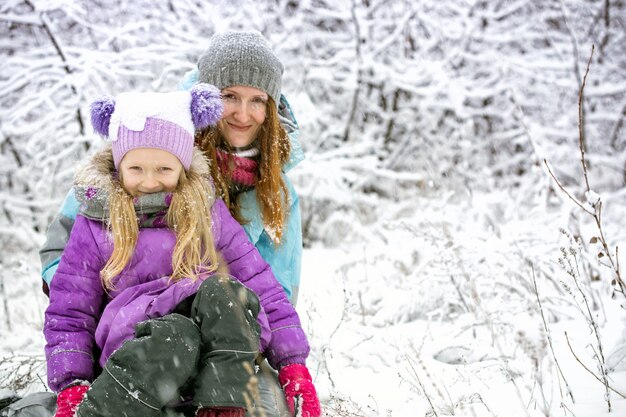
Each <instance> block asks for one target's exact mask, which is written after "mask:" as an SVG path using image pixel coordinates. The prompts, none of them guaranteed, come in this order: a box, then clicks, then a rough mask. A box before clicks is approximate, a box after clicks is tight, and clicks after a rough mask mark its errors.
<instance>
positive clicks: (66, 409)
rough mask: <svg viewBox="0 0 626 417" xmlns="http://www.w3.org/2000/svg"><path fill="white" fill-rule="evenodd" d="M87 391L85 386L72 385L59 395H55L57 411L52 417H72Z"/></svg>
mask: <svg viewBox="0 0 626 417" xmlns="http://www.w3.org/2000/svg"><path fill="white" fill-rule="evenodd" d="M88 389H89V387H88V386H87V385H74V386H72V387H69V388H65V389H64V390H63V391H61V392H59V395H57V411H56V413H55V414H54V417H73V416H74V413H75V412H76V407H78V404H80V402H81V401H82V400H83V397H84V396H85V393H86V392H87V390H88Z"/></svg>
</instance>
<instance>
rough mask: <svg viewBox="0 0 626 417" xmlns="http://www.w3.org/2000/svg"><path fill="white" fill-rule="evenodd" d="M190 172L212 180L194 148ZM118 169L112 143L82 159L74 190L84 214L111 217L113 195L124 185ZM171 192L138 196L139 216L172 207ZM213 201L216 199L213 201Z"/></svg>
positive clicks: (137, 207) (202, 156)
mask: <svg viewBox="0 0 626 417" xmlns="http://www.w3.org/2000/svg"><path fill="white" fill-rule="evenodd" d="M189 172H195V173H198V174H200V175H201V176H204V177H206V178H209V179H210V170H209V162H208V160H207V158H206V157H205V156H204V154H203V153H202V151H200V150H199V149H197V148H194V151H193V157H192V160H191V165H190V167H189ZM116 176H117V171H116V170H115V165H114V164H113V153H112V150H111V146H110V145H109V146H107V147H106V148H104V149H103V150H101V151H98V152H97V153H95V154H93V155H91V156H90V157H88V158H86V159H85V160H83V162H81V163H80V164H79V166H78V168H77V169H76V174H75V175H74V192H75V194H76V199H77V200H78V201H79V202H80V203H81V208H80V213H81V214H82V215H84V216H85V217H89V218H92V219H97V220H104V219H107V218H108V217H109V216H108V201H109V196H110V195H111V194H112V193H113V192H117V191H118V190H117V188H118V187H120V185H119V183H118V182H117V181H115V178H116ZM169 201H170V193H166V192H160V193H154V194H147V195H144V196H141V197H136V198H135V199H134V202H135V210H136V211H137V214H138V215H151V214H154V213H158V212H160V211H163V210H167V208H168V207H169ZM211 203H212V202H211Z"/></svg>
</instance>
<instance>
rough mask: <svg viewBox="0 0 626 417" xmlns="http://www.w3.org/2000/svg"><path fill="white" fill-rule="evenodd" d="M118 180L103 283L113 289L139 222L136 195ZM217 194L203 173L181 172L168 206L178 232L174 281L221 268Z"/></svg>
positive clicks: (169, 221) (129, 254)
mask: <svg viewBox="0 0 626 417" xmlns="http://www.w3.org/2000/svg"><path fill="white" fill-rule="evenodd" d="M121 181H122V179H121V178H120V179H119V180H118V181H116V183H115V185H114V188H115V190H114V192H112V193H111V196H110V199H109V222H108V227H109V229H110V232H111V233H112V235H113V253H112V254H111V257H110V258H109V260H108V261H107V263H106V265H105V266H104V268H103V269H102V270H101V271H100V278H101V279H102V284H103V286H104V288H106V289H113V288H114V284H113V278H115V277H116V276H117V275H118V274H119V273H120V272H122V270H123V269H124V268H125V267H126V265H128V263H129V262H130V260H131V258H132V256H133V252H134V250H135V245H136V244H137V237H138V235H139V225H138V219H137V214H136V212H135V207H134V204H133V197H132V196H131V195H130V194H128V192H126V191H125V190H124V189H123V188H122V186H121V184H122V182H121ZM213 197H214V192H213V187H212V186H211V184H210V183H209V180H208V179H207V178H205V177H203V176H202V175H201V174H199V173H195V172H192V171H191V172H185V171H183V172H182V173H181V177H180V179H179V180H178V185H177V187H176V190H175V191H174V192H173V193H172V202H171V204H170V207H169V208H168V210H167V224H168V227H169V228H170V229H171V230H172V231H173V232H174V233H175V234H176V245H175V246H174V252H173V254H172V275H171V276H170V280H171V281H179V280H181V279H183V278H191V279H192V280H194V281H195V280H197V279H198V278H199V275H200V274H202V273H207V272H213V271H215V270H216V269H217V268H218V255H217V252H216V250H215V244H214V242H213V234H212V232H211V204H212V200H213Z"/></svg>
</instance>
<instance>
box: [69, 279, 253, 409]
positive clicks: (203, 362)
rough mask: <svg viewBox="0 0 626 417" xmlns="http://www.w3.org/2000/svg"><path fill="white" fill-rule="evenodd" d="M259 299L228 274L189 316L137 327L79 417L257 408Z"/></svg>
mask: <svg viewBox="0 0 626 417" xmlns="http://www.w3.org/2000/svg"><path fill="white" fill-rule="evenodd" d="M259 308H260V306H259V300H258V297H257V296H256V295H255V294H254V293H253V292H252V291H250V290H248V289H247V288H245V287H244V286H243V285H242V284H241V283H239V282H238V281H236V280H234V279H232V278H230V277H228V276H215V277H212V278H209V279H207V280H206V281H205V282H203V283H202V285H201V286H200V288H199V290H198V292H197V293H196V295H195V297H194V298H193V302H192V304H191V309H190V314H189V317H186V316H185V315H181V314H177V313H172V314H168V315H166V316H164V317H161V318H158V319H154V320H148V321H145V322H142V323H139V324H138V325H137V327H136V330H135V338H134V339H132V340H129V341H127V342H126V343H124V345H123V346H122V347H121V348H119V349H118V350H116V351H115V352H114V353H113V354H112V355H111V357H110V358H109V360H108V361H107V363H106V364H105V366H104V369H103V370H102V374H101V375H100V376H99V377H98V378H96V380H95V381H94V382H93V384H92V386H91V388H90V389H89V391H88V392H87V395H86V396H85V398H84V399H83V401H82V402H81V404H80V405H79V407H78V409H77V413H76V416H78V417H95V416H102V417H103V416H111V417H113V416H116V417H119V416H129V417H133V416H143V417H161V416H165V415H176V413H172V410H171V407H170V406H172V405H174V404H177V403H180V401H181V399H182V398H183V397H182V396H184V394H185V393H191V403H190V404H189V406H188V408H187V410H186V411H185V415H186V414H187V413H190V412H194V411H195V410H196V409H197V408H199V407H211V406H227V407H244V408H246V407H251V404H252V399H253V398H254V397H255V393H254V392H253V388H254V386H255V385H256V384H255V382H256V381H255V378H254V360H255V358H256V357H257V355H258V353H259V352H258V346H259V332H260V328H259V325H258V323H257V321H256V317H257V315H258V313H259ZM191 415H193V414H191Z"/></svg>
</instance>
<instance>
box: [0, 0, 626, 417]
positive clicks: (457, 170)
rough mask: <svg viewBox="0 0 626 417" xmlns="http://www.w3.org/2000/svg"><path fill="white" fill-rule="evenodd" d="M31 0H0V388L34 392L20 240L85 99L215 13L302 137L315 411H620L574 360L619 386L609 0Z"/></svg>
mask: <svg viewBox="0 0 626 417" xmlns="http://www.w3.org/2000/svg"><path fill="white" fill-rule="evenodd" d="M113 3H115V4H113ZM29 4H32V5H33V7H34V10H33V9H32V8H31V7H30V6H29V5H27V4H25V3H24V2H23V1H17V0H10V1H7V2H4V3H3V4H2V5H1V6H0V10H1V12H2V16H1V17H0V34H2V36H1V37H0V56H1V58H0V247H1V248H2V249H0V335H1V336H0V394H9V393H16V394H19V395H25V394H27V393H31V392H37V391H42V390H46V389H47V388H46V384H45V380H46V377H45V362H44V360H43V347H44V340H43V335H42V325H43V316H44V311H45V308H46V305H47V303H48V300H47V298H46V297H45V296H44V295H43V294H42V292H41V289H40V287H41V281H40V271H39V269H40V266H39V259H38V256H37V251H38V248H39V247H40V246H41V245H42V243H43V241H44V238H45V230H46V228H47V226H48V224H49V223H50V221H51V219H52V217H53V216H54V215H55V213H56V212H57V210H58V208H59V206H60V204H61V202H62V200H63V197H64V196H65V194H66V191H67V189H68V188H69V185H70V183H71V179H72V175H73V172H74V166H75V163H74V162H75V161H76V160H78V159H80V158H82V157H84V156H85V155H86V154H87V153H89V152H91V151H92V150H93V149H94V148H96V147H97V146H99V145H100V144H101V143H102V141H101V139H100V138H98V137H97V136H96V135H95V134H93V133H92V129H91V127H90V126H89V124H88V115H89V103H90V102H91V101H92V100H93V99H95V98H96V97H100V96H102V95H103V94H108V95H112V96H115V95H117V94H119V93H121V92H123V91H130V90H134V91H161V92H165V91H171V90H172V89H175V88H176V86H177V85H178V83H179V82H180V80H181V79H182V77H183V75H184V74H185V73H186V72H187V71H189V70H190V69H192V68H194V66H195V62H196V60H197V59H198V57H199V56H200V54H201V53H202V52H203V50H204V48H205V47H206V40H207V39H208V37H209V36H210V35H211V34H212V33H213V32H214V31H215V30H226V29H256V30H259V31H261V32H262V33H263V34H264V35H265V36H266V37H267V38H268V39H269V40H270V41H271V42H272V45H273V46H274V48H275V50H276V52H277V54H278V56H279V57H280V59H281V61H282V62H283V63H284V65H285V75H284V81H283V92H284V93H285V95H286V97H287V98H288V100H289V102H290V103H291V105H292V108H293V110H294V113H295V116H296V118H297V120H298V123H299V125H300V129H301V135H300V139H301V142H302V146H303V148H304V151H305V153H306V158H307V159H306V160H305V161H304V162H302V163H301V164H299V165H298V166H297V167H296V168H295V169H294V170H292V171H290V172H289V176H290V178H291V179H292V181H293V183H294V186H295V188H296V191H297V192H298V194H299V196H300V204H301V209H302V220H303V229H304V242H305V250H304V260H303V267H302V270H303V276H302V282H301V288H300V291H299V302H298V305H297V309H298V311H299V313H300V317H301V319H302V321H303V324H304V326H305V329H306V332H307V334H308V335H309V338H310V343H311V348H312V351H311V355H310V357H309V360H308V366H309V368H310V369H311V373H312V374H313V376H314V378H315V383H316V386H317V389H318V390H319V393H320V397H321V399H322V406H323V409H324V413H325V415H326V416H330V417H356V416H385V417H404V416H429V417H431V416H447V415H455V416H473V417H483V416H485V417H493V416H507V417H509V416H523V417H540V416H559V415H563V416H565V417H570V416H575V417H599V416H600V417H601V416H606V417H613V416H620V417H621V416H625V415H626V400H625V399H624V398H623V396H622V395H620V394H618V393H616V392H614V391H610V401H611V408H612V410H611V412H610V413H609V412H608V404H607V401H606V399H605V397H606V388H605V386H604V384H602V383H600V382H598V380H597V379H596V377H595V376H593V375H591V373H590V372H589V371H591V372H594V373H595V374H596V375H597V376H598V377H600V375H601V374H602V372H606V377H607V380H608V383H609V385H610V386H611V388H612V389H614V390H616V391H619V392H620V393H621V394H623V395H626V297H625V296H624V294H621V293H620V292H619V287H618V286H617V285H614V284H612V281H613V280H615V279H616V278H617V276H618V275H617V274H618V272H619V273H620V274H621V275H620V276H621V278H622V279H624V267H623V265H626V260H625V258H624V255H623V253H624V251H625V250H626V249H624V248H626V214H625V213H626V211H625V207H626V187H625V182H624V181H625V176H624V167H626V151H625V150H626V136H625V135H624V132H625V130H624V129H625V128H626V124H625V123H624V115H625V114H626V110H625V109H626V107H625V106H626V89H625V85H626V84H625V77H624V76H625V73H624V68H626V51H625V50H624V47H625V45H626V43H625V42H624V31H623V27H624V17H625V16H626V3H624V2H608V1H606V2H589V1H583V0H567V1H560V2H536V1H532V0H515V1H508V2H501V1H500V2H497V1H454V0H422V1H419V2H417V1H399V0H398V1H393V2H389V1H362V2H359V1H353V2H328V1H317V0H316V1H308V0H302V1H276V2H255V1H252V0H237V1H232V0H229V1H226V0H222V1H219V2H217V1H216V2H188V1H181V0H172V1H169V2H152V1H147V0H136V1H133V2H122V4H118V2H110V1H98V2H96V1H92V0H85V1H75V0H55V1H32V2H29ZM607 7H608V9H606V8H607ZM42 24H45V25H47V29H48V30H49V31H46V30H45V29H44V27H42ZM357 34H358V36H359V38H358V39H357V38H356V36H357ZM592 44H593V45H595V51H594V56H593V58H592V60H591V67H590V71H589V76H588V79H587V84H586V89H585V97H584V100H583V102H584V106H585V119H584V123H585V139H586V141H585V146H586V149H585V157H586V162H587V163H586V166H587V173H588V176H589V186H587V185H586V184H585V181H584V178H583V171H582V165H581V161H580V150H579V139H578V107H577V104H578V98H579V97H578V93H579V89H580V82H581V80H582V76H583V75H584V73H585V69H586V64H587V60H588V59H589V54H590V52H591V47H592ZM544 160H545V161H546V163H544ZM548 166H549V167H550V171H551V172H552V173H554V175H555V176H556V177H557V178H558V180H559V183H560V184H561V185H562V186H563V187H564V188H565V189H566V190H567V192H568V193H569V194H570V196H568V195H566V194H565V193H564V192H563V191H562V190H561V189H560V187H559V186H558V185H557V184H556V182H555V179H554V178H553V177H552V175H551V174H550V172H549V171H548V168H547V167H548ZM587 190H589V191H587ZM573 200H576V203H575V202H574V201H573ZM577 203H580V205H581V206H582V207H584V208H586V209H588V210H589V211H590V213H585V212H584V211H583V210H582V209H581V207H580V206H578V205H577ZM600 203H601V204H600ZM600 208H601V210H600ZM593 213H595V214H598V216H599V219H600V220H601V226H602V233H600V230H598V225H597V223H596V219H594V218H593V217H592V214H593ZM601 236H603V237H604V239H605V240H606V244H607V247H606V248H603V247H602V243H601V242H600V237H601ZM592 238H596V241H595V243H594V242H592ZM600 252H602V253H603V256H602V257H598V254H599V253H600ZM609 255H610V257H611V259H609ZM611 260H612V261H613V262H611ZM618 263H619V265H620V266H619V267H617V264H618ZM620 268H621V269H620ZM538 300H539V301H538ZM539 302H540V303H539ZM540 305H541V307H540ZM594 323H595V325H594ZM566 335H567V336H566ZM568 341H569V343H568ZM600 345H601V347H602V352H600ZM601 356H604V365H600V362H602V359H601ZM557 364H558V366H557ZM583 364H584V366H583ZM585 367H586V368H587V369H589V371H587V370H586V369H585ZM559 368H560V370H559ZM567 387H569V389H571V394H572V396H570V395H569V394H568V392H567V390H568V388H567ZM572 397H573V399H572Z"/></svg>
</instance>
